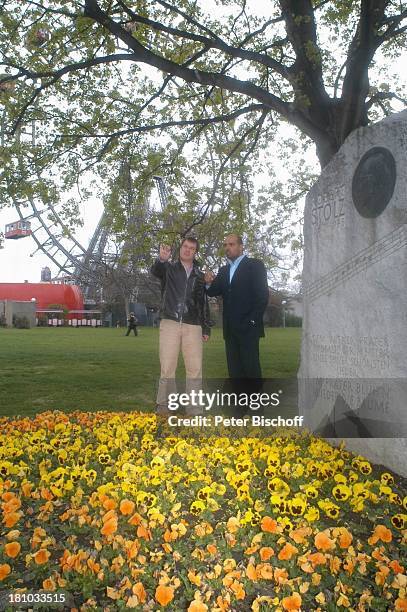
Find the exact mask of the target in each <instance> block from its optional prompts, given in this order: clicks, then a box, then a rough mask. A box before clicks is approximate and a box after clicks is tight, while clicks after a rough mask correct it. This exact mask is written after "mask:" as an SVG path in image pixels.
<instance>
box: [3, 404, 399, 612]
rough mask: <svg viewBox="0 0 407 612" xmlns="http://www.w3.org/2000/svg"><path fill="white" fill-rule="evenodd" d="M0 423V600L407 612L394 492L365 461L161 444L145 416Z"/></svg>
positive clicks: (317, 445)
mask: <svg viewBox="0 0 407 612" xmlns="http://www.w3.org/2000/svg"><path fill="white" fill-rule="evenodd" d="M0 426H1V429H0V431H1V434H0V497H1V500H0V505H1V519H0V520H1V532H0V533H1V538H0V581H1V582H0V585H1V589H3V590H4V591H5V590H7V589H13V590H14V592H16V589H28V590H36V591H38V590H42V591H43V592H44V593H45V592H47V593H49V592H55V593H56V592H59V591H63V592H65V593H66V594H67V596H68V600H67V601H68V602H70V603H69V606H70V607H71V609H78V610H112V611H113V610H114V611H115V610H122V609H126V610H128V609H134V610H161V609H165V610H176V611H178V612H179V611H180V610H188V611H189V612H203V611H205V610H212V611H214V612H215V611H216V612H224V611H232V610H238V611H244V610H254V611H256V610H276V611H278V610H300V609H302V610H306V611H308V610H331V611H335V610H341V609H344V610H345V609H349V610H361V611H363V610H375V611H380V610H383V611H387V610H407V599H406V590H407V577H406V571H405V565H406V564H405V556H404V557H403V555H405V543H406V535H407V530H406V527H407V497H406V491H405V489H404V490H403V482H402V480H401V478H400V477H397V476H395V475H393V474H391V473H389V472H386V471H385V470H384V469H383V470H380V469H379V468H377V467H375V466H372V465H371V464H370V463H369V462H368V461H366V460H365V459H364V458H363V457H355V456H354V455H352V454H351V453H349V452H347V451H346V450H344V449H343V448H334V447H332V446H330V445H329V444H328V443H326V442H325V441H323V440H320V439H318V438H315V437H313V436H310V435H306V434H298V433H286V432H279V434H278V435H275V436H272V437H267V438H261V439H259V438H255V437H245V438H237V439H231V438H230V437H227V435H225V436H221V435H220V433H219V432H218V434H217V435H215V434H214V435H213V436H205V437H196V438H195V439H192V438H185V437H184V438H183V437H175V436H169V435H166V434H165V433H163V432H161V434H159V433H158V432H157V423H156V417H155V416H154V415H148V414H141V413H104V412H98V413H92V414H90V413H82V412H76V413H72V414H69V415H66V414H63V413H60V412H47V413H43V414H40V415H38V416H37V417H36V418H34V419H29V418H24V419H14V420H13V419H12V418H2V419H0ZM10 609H11V608H10ZM44 609H47V610H49V609H52V606H49V605H48V607H45V608H44Z"/></svg>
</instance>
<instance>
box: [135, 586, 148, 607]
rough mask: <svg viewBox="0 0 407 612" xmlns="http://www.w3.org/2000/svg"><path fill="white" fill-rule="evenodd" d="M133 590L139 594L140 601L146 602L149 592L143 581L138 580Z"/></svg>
mask: <svg viewBox="0 0 407 612" xmlns="http://www.w3.org/2000/svg"><path fill="white" fill-rule="evenodd" d="M132 591H133V593H134V595H137V597H138V600H139V602H140V603H145V602H146V600H147V593H146V590H145V588H144V586H143V584H142V583H141V582H137V583H136V584H135V585H134V586H133V588H132Z"/></svg>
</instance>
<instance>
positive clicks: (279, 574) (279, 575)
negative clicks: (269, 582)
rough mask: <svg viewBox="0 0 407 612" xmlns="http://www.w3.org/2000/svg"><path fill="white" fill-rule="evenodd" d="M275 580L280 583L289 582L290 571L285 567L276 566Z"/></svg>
mask: <svg viewBox="0 0 407 612" xmlns="http://www.w3.org/2000/svg"><path fill="white" fill-rule="evenodd" d="M274 580H275V581H276V582H277V583H278V584H284V583H285V582H287V580H288V572H287V570H286V569H283V568H281V567H276V568H275V569H274Z"/></svg>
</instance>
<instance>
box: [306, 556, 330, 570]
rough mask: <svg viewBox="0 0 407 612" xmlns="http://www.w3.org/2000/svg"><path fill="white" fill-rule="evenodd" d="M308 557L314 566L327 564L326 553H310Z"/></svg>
mask: <svg viewBox="0 0 407 612" xmlns="http://www.w3.org/2000/svg"><path fill="white" fill-rule="evenodd" d="M307 559H308V560H309V561H310V563H311V564H312V566H313V567H316V566H317V565H325V564H326V557H325V555H323V554H322V553H320V552H316V553H311V554H309V555H308V556H307Z"/></svg>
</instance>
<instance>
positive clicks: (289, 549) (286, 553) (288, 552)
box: [278, 542, 298, 561]
mask: <svg viewBox="0 0 407 612" xmlns="http://www.w3.org/2000/svg"><path fill="white" fill-rule="evenodd" d="M297 552H298V548H296V547H295V546H293V545H292V544H290V543H289V542H287V544H285V545H284V546H283V548H282V549H281V550H280V552H279V553H278V558H279V559H280V561H289V560H290V559H291V557H292V556H293V555H295V554H296V553H297Z"/></svg>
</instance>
